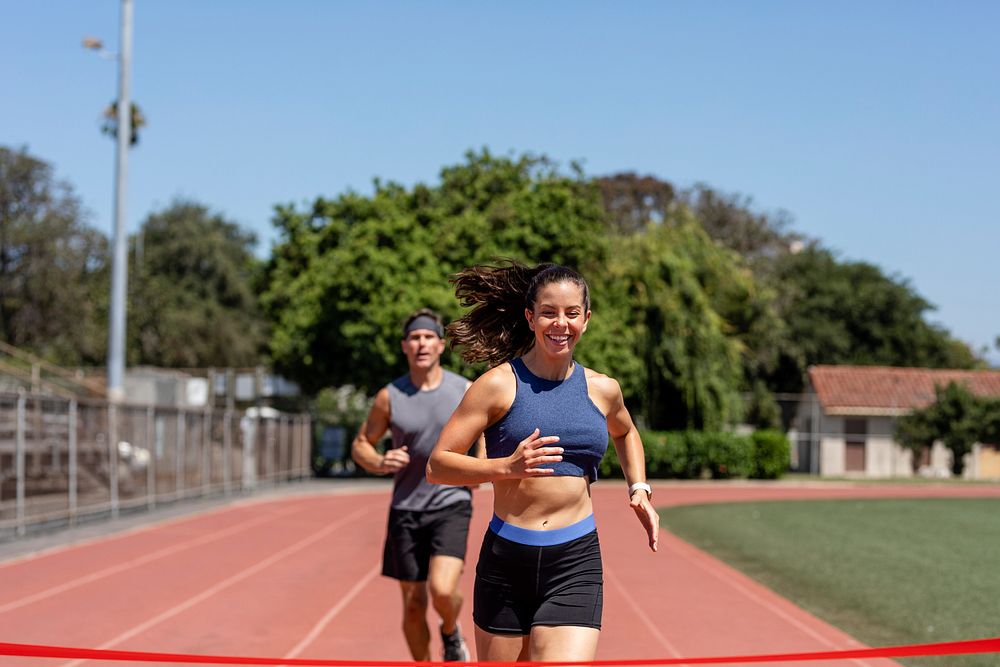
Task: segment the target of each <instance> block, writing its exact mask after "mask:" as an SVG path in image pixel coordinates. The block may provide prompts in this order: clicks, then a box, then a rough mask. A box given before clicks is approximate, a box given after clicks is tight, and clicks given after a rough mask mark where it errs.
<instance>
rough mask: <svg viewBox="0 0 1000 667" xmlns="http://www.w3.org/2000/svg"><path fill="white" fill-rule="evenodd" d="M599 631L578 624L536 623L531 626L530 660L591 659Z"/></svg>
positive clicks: (595, 652) (594, 651)
mask: <svg viewBox="0 0 1000 667" xmlns="http://www.w3.org/2000/svg"><path fill="white" fill-rule="evenodd" d="M600 637H601V631H600V630H598V629H597V628H585V627H581V626H578V625H555V626H553V625H536V626H534V627H533V628H531V641H530V642H529V654H530V656H531V657H530V658H529V659H530V660H545V661H563V660H567V661H577V660H593V659H594V657H595V656H596V655H597V640H598V639H600Z"/></svg>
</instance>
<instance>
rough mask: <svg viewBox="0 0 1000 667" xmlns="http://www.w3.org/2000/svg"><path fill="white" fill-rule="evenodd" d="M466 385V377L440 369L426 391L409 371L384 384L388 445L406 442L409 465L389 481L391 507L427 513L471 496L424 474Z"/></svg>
mask: <svg viewBox="0 0 1000 667" xmlns="http://www.w3.org/2000/svg"><path fill="white" fill-rule="evenodd" d="M467 385H468V380H466V379H465V378H463V377H462V376H460V375H456V374H455V373H452V372H450V371H444V378H443V379H442V380H441V384H439V385H438V386H437V387H436V388H434V389H431V390H430V391H420V390H419V389H418V388H417V387H416V386H414V384H413V382H411V381H410V375H409V374H406V375H403V376H402V377H399V378H396V379H395V380H393V381H392V382H391V383H389V384H388V385H387V389H388V390H389V411H390V418H389V426H390V428H391V430H392V446H393V448H396V447H402V446H403V445H406V447H407V449H406V451H407V453H408V454H409V455H410V464H409V465H408V466H406V467H405V468H403V469H402V470H400V471H399V472H397V473H396V476H395V479H394V480H393V487H392V507H393V509H401V510H414V511H418V512H428V511H430V510H436V509H440V508H442V507H447V506H448V505H452V504H454V503H457V502H461V501H463V500H471V499H472V492H471V491H469V489H468V488H467V487H464V486H448V485H445V484H431V483H430V482H428V481H427V475H426V473H425V469H426V467H427V459H429V458H430V455H431V451H432V450H433V449H434V445H435V444H436V443H437V441H438V438H439V437H440V436H441V429H443V428H444V425H445V424H446V423H447V421H448V419H450V418H451V413H453V412H454V411H455V408H457V407H458V404H459V403H460V402H461V401H462V396H464V395H465V388H466V386H467Z"/></svg>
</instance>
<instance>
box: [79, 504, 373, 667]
mask: <svg viewBox="0 0 1000 667" xmlns="http://www.w3.org/2000/svg"><path fill="white" fill-rule="evenodd" d="M368 510H369V508H368V507H362V508H361V509H358V510H355V511H354V512H351V513H350V514H348V515H347V516H345V517H343V518H342V519H340V520H339V521H334V522H333V523H331V524H330V525H328V526H327V527H326V528H324V529H323V530H321V531H319V532H318V533H314V534H312V535H310V536H309V537H307V538H305V539H302V540H299V541H298V542H296V543H295V544H292V545H290V546H288V547H285V548H284V549H282V550H281V551H279V552H277V553H274V554H272V555H270V556H268V557H267V558H265V559H264V560H261V561H258V562H257V563H255V564H254V565H251V566H250V567H248V568H246V569H244V570H241V571H240V572H237V573H236V574H234V575H233V576H231V577H228V578H227V579H223V580H222V581H220V582H219V583H217V584H215V585H214V586H212V587H210V588H207V589H205V590H204V591H202V592H201V593H199V594H198V595H195V596H194V597H191V598H188V599H187V600H185V601H184V602H181V603H180V604H177V605H174V606H173V607H171V608H170V609H167V610H166V611H164V612H163V613H161V614H158V615H156V616H154V617H153V618H151V619H149V620H147V621H145V622H143V623H140V624H139V625H136V626H134V627H132V628H131V629H129V630H126V631H125V632H123V633H122V634H120V635H118V636H117V637H115V638H114V639H112V640H110V641H106V642H104V643H103V644H101V645H100V646H98V647H97V648H98V649H102V650H103V649H107V648H112V647H114V646H117V645H118V644H121V643H122V642H124V641H127V640H129V639H131V638H132V637H135V636H136V635H138V634H140V633H142V632H145V631H146V630H148V629H150V628H152V627H154V626H156V625H159V624H160V623H162V622H163V621H166V620H167V619H169V618H173V617H174V616H177V615H178V614H180V613H181V612H184V611H187V610H188V609H190V608H191V607H193V606H195V605H196V604H198V603H200V602H204V601H205V600H207V599H208V598H210V597H212V596H213V595H215V594H216V593H219V592H220V591H223V590H225V589H226V588H229V587H230V586H232V585H233V584H237V583H239V582H241V581H243V580H244V579H246V578H248V577H251V576H253V575H255V574H257V573H258V572H260V571H261V570H263V569H265V568H267V567H270V566H271V565H274V564H275V563H277V562H278V561H280V560H282V559H283V558H287V557H288V556H291V555H292V554H294V553H296V552H298V551H301V550H302V549H305V548H306V547H308V546H309V545H311V544H313V543H314V542H318V541H319V540H321V539H323V538H324V537H326V536H327V535H329V534H330V533H332V532H334V531H336V530H339V529H340V528H341V527H342V526H344V525H345V524H347V523H350V522H351V521H354V520H355V519H357V518H359V517H361V516H363V515H364V514H366V513H367V512H368ZM84 662H86V661H85V660H73V661H70V662H66V663H63V664H62V666H61V667H76V665H80V664H82V663H84Z"/></svg>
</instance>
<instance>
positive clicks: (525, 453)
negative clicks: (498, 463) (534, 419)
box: [507, 428, 563, 479]
mask: <svg viewBox="0 0 1000 667" xmlns="http://www.w3.org/2000/svg"><path fill="white" fill-rule="evenodd" d="M539 434H540V431H539V430H538V429H537V428H536V429H535V430H534V431H532V432H531V435H529V436H528V437H527V438H525V439H524V440H522V441H521V442H519V443H518V445H517V449H515V450H514V453H513V454H511V455H510V456H508V457H507V470H508V472H507V477H510V478H513V479H524V478H527V477H541V476H544V475H552V474H554V473H555V470H553V469H552V468H542V467H539V466H543V465H545V464H546V463H557V462H559V461H562V453H563V448H562V447H550V446H549V445H552V444H554V443H557V442H559V436H558V435H545V436H542V435H539Z"/></svg>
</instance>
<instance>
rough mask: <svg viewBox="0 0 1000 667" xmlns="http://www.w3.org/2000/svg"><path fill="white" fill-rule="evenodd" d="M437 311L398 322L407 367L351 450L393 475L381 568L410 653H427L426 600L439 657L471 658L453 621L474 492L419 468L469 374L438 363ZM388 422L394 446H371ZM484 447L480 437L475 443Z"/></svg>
mask: <svg viewBox="0 0 1000 667" xmlns="http://www.w3.org/2000/svg"><path fill="white" fill-rule="evenodd" d="M444 348H445V341H444V327H443V326H442V323H441V317H440V316H439V315H438V314H437V313H435V312H434V311H432V310H428V309H426V308H425V309H422V310H418V311H417V312H415V313H413V314H412V315H411V316H410V317H409V318H407V320H406V323H405V324H404V325H403V339H402V349H403V354H404V355H405V356H406V361H407V364H408V365H409V372H408V373H406V374H405V375H402V376H400V377H398V378H396V379H395V380H393V381H392V382H390V383H389V384H388V385H386V386H385V387H383V388H382V389H381V390H379V392H378V393H377V394H376V395H375V402H374V404H373V405H372V409H371V412H370V413H369V414H368V419H366V420H365V423H364V424H363V425H362V426H361V430H360V432H359V433H358V435H357V437H356V438H355V439H354V442H353V444H352V446H351V455H352V457H353V458H354V460H355V461H356V462H357V464H358V465H360V466H361V467H362V468H364V469H365V470H367V471H368V472H370V473H376V474H392V475H393V476H394V481H393V491H392V505H391V507H390V510H389V522H388V528H387V531H386V539H385V550H384V553H383V556H382V574H383V575H384V576H387V577H391V578H393V579H397V580H399V585H400V588H401V590H402V593H403V634H404V635H405V636H406V643H407V645H408V646H409V648H410V654H411V655H412V656H413V659H414V660H430V659H431V654H430V628H429V627H428V625H427V606H428V601H429V602H430V603H431V604H433V606H434V610H435V611H436V612H437V614H438V616H440V617H441V625H440V632H441V641H442V644H443V645H444V660H448V661H456V660H457V661H464V660H468V659H469V650H468V648H467V646H466V644H465V639H464V638H463V637H462V633H461V629H460V628H459V626H458V613H459V610H460V609H461V608H462V594H461V592H460V591H459V589H458V581H459V577H460V576H461V574H462V568H463V566H464V563H465V545H466V539H467V537H468V534H469V518H470V517H471V516H472V492H471V491H470V490H469V488H468V487H465V486H448V485H439V484H431V483H429V482H428V481H427V478H426V475H425V469H426V467H427V459H428V457H429V456H430V454H431V450H433V449H434V444H435V443H436V442H437V440H438V437H439V436H440V435H441V429H442V428H443V427H444V425H445V423H447V421H448V419H449V418H450V417H451V413H452V412H454V411H455V408H456V407H458V404H459V403H460V402H461V400H462V396H463V395H464V394H465V390H466V389H467V388H468V387H469V384H470V383H469V381H468V380H466V379H465V378H463V377H461V376H460V375H456V374H455V373H452V372H450V371H446V370H444V369H443V368H441V354H442V353H443V352H444ZM387 430H391V432H392V448H391V449H389V450H388V451H386V453H385V454H380V453H379V452H378V451H377V450H376V449H375V443H377V442H378V441H379V440H380V439H381V438H382V436H384V435H385V432H386V431H387ZM474 451H475V455H476V456H484V455H485V447H484V445H483V441H482V438H480V443H479V445H477V446H476V447H475V448H474Z"/></svg>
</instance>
